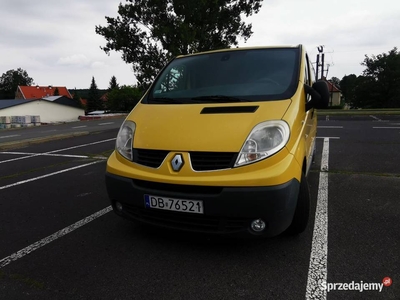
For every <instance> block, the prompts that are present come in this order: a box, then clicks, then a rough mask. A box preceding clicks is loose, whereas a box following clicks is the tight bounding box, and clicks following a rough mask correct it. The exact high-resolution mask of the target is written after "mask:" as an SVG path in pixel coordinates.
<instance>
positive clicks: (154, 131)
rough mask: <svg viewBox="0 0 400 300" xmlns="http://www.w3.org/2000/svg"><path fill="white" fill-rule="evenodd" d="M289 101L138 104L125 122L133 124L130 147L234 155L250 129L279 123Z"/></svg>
mask: <svg viewBox="0 0 400 300" xmlns="http://www.w3.org/2000/svg"><path fill="white" fill-rule="evenodd" d="M290 102H291V101H290V100H283V101H273V102H252V103H245V104H239V105H238V104H232V103H229V104H179V105H170V104H167V105H162V104H156V105H154V104H153V105H149V104H138V105H137V106H136V107H135V109H134V110H133V111H132V113H131V114H130V115H129V116H128V118H127V119H128V120H131V121H134V122H135V123H136V131H135V137H134V141H133V146H134V148H141V149H159V150H176V151H216V152H218V151H220V152H238V151H240V149H241V148H242V146H243V143H244V142H245V139H246V138H247V136H248V135H249V133H250V131H251V130H252V129H253V127H254V126H255V125H257V124H259V123H261V122H263V121H265V120H280V119H281V118H282V116H283V115H284V114H285V112H286V110H287V108H288V107H289V105H290ZM240 105H242V106H249V105H251V106H259V108H258V109H257V111H256V112H255V113H240V114H200V112H201V110H202V109H203V108H204V107H213V106H214V107H222V106H240Z"/></svg>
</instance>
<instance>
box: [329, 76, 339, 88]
mask: <svg viewBox="0 0 400 300" xmlns="http://www.w3.org/2000/svg"><path fill="white" fill-rule="evenodd" d="M329 81H330V82H331V83H333V84H334V85H335V86H336V87H337V88H338V89H340V79H339V78H337V77H332V78H331V79H329Z"/></svg>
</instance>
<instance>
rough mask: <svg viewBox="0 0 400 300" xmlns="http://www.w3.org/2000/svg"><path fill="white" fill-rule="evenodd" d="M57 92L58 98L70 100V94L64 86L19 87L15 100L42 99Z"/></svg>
mask: <svg viewBox="0 0 400 300" xmlns="http://www.w3.org/2000/svg"><path fill="white" fill-rule="evenodd" d="M56 89H57V90H58V94H59V96H65V97H68V98H71V99H72V96H71V94H70V93H69V91H68V89H67V88H66V87H65V86H51V85H49V86H39V85H36V86H23V85H19V86H18V88H17V92H16V93H15V99H25V100H28V99H42V98H44V97H50V96H55V95H54V91H55V90H56Z"/></svg>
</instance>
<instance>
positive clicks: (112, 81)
mask: <svg viewBox="0 0 400 300" xmlns="http://www.w3.org/2000/svg"><path fill="white" fill-rule="evenodd" d="M118 87H119V85H118V83H117V78H116V77H115V76H112V77H111V79H110V84H109V86H108V90H109V91H111V90H112V89H115V88H118Z"/></svg>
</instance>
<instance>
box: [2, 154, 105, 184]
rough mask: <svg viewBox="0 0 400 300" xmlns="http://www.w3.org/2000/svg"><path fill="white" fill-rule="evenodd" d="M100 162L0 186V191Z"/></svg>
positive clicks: (96, 162)
mask: <svg viewBox="0 0 400 300" xmlns="http://www.w3.org/2000/svg"><path fill="white" fill-rule="evenodd" d="M99 162H102V161H101V160H98V161H93V162H90V163H87V164H84V165H80V166H76V167H72V168H68V169H64V170H61V171H57V172H53V173H49V174H45V175H42V176H38V177H34V178H30V179H27V180H22V181H18V182H15V183H12V184H8V185H4V186H0V190H5V189H8V188H11V187H14V186H17V185H21V184H24V183H28V182H32V181H36V180H39V179H42V178H46V177H50V176H54V175H58V174H61V173H65V172H68V171H72V170H76V169H80V168H83V167H87V166H90V165H94V164H98V163H99Z"/></svg>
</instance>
